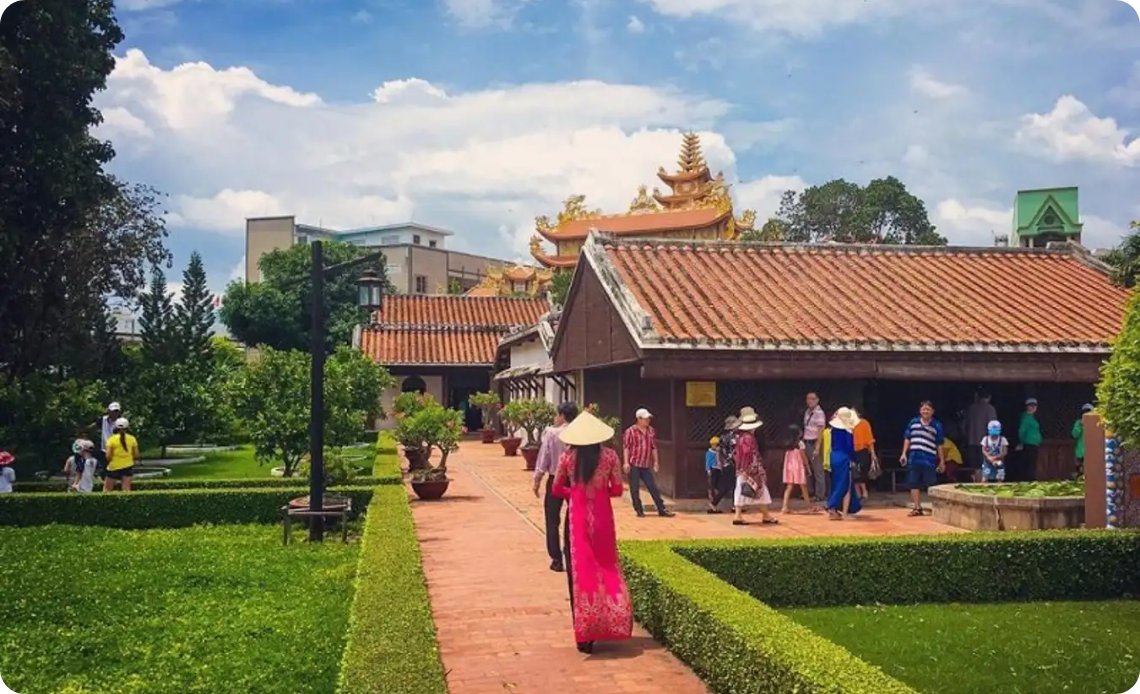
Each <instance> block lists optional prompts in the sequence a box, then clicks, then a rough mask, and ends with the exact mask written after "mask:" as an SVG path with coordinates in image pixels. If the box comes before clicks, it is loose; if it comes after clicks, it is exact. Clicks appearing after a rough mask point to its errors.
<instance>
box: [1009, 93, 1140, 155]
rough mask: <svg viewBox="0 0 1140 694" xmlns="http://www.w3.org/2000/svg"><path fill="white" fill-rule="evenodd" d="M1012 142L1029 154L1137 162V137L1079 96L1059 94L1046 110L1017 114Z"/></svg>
mask: <svg viewBox="0 0 1140 694" xmlns="http://www.w3.org/2000/svg"><path fill="white" fill-rule="evenodd" d="M1015 142H1016V143H1017V144H1018V145H1019V146H1020V147H1022V148H1023V149H1024V150H1025V151H1027V152H1029V153H1031V154H1043V155H1045V156H1048V157H1050V158H1052V159H1055V160H1057V161H1072V160H1086V161H1092V162H1098V163H1105V164H1116V165H1119V166H1135V165H1136V164H1137V163H1140V139H1137V138H1136V137H1134V136H1133V137H1130V136H1129V133H1128V131H1127V130H1125V129H1123V128H1121V127H1120V126H1118V125H1117V123H1116V119H1114V118H1098V117H1097V116H1096V115H1095V114H1093V112H1092V111H1091V110H1089V107H1088V106H1086V105H1085V104H1084V102H1082V101H1081V100H1079V99H1077V98H1076V97H1074V96H1071V95H1065V96H1062V97H1061V98H1060V99H1058V100H1057V104H1056V105H1055V106H1054V107H1053V110H1052V111H1050V112H1049V113H1044V114H1042V113H1030V114H1027V115H1025V116H1022V118H1021V128H1020V129H1018V131H1017V133H1016V135H1015Z"/></svg>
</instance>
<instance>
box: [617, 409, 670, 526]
mask: <svg viewBox="0 0 1140 694" xmlns="http://www.w3.org/2000/svg"><path fill="white" fill-rule="evenodd" d="M634 416H635V417H636V419H637V423H636V424H634V425H633V426H631V427H630V428H628V429H626V430H625V435H623V436H622V445H621V449H622V450H621V454H622V458H623V460H622V463H623V465H622V472H624V473H625V474H627V475H629V497H630V499H631V500H632V501H633V510H634V511H635V512H636V513H637V516H638V518H644V517H645V509H644V508H642V506H641V484H642V483H645V488H646V489H648V490H649V496H651V497H653V505H654V506H656V507H657V515H659V516H661V517H662V518H672V517H673V512H672V511H670V510H669V509H667V508H665V501H664V500H662V498H661V492H659V491H658V490H657V480H656V478H655V477H654V473H656V472H657V471H658V470H659V469H660V461H659V459H658V457H657V432H656V431H654V430H653V427H652V426H650V420H652V419H653V415H651V414H650V413H649V410H647V409H645V408H644V407H643V408H641V409H640V410H638V411H637V413H636V414H635V415H634Z"/></svg>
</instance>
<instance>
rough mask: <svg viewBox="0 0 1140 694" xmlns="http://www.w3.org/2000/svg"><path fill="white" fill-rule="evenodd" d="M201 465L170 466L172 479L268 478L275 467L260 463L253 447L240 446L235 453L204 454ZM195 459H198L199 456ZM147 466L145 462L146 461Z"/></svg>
mask: <svg viewBox="0 0 1140 694" xmlns="http://www.w3.org/2000/svg"><path fill="white" fill-rule="evenodd" d="M202 456H203V457H205V460H203V461H202V462H200V463H181V464H178V465H171V466H170V478H171V479H181V480H246V479H253V478H262V479H264V478H268V477H269V476H270V475H269V471H270V470H271V469H272V468H273V465H270V464H268V463H258V462H257V459H256V458H254V456H253V446H240V447H239V448H238V449H237V450H233V451H218V452H216V453H205V454H202ZM194 457H198V456H197V455H196V456H194ZM144 464H145V461H144Z"/></svg>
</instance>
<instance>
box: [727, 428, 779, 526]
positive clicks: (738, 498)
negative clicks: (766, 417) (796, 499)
mask: <svg viewBox="0 0 1140 694" xmlns="http://www.w3.org/2000/svg"><path fill="white" fill-rule="evenodd" d="M762 426H764V422H762V421H760V417H758V416H757V415H756V410H754V409H753V408H751V407H745V408H744V409H742V410H741V411H740V428H739V429H737V437H736V493H735V494H734V495H733V499H732V500H733V505H734V510H735V512H736V515H735V517H734V518H733V521H732V524H733V525H747V522H746V521H745V520H744V509H745V508H746V507H751V506H759V507H760V513H761V514H763V516H764V519H763V523H764V525H776V524H778V523H779V522H780V521H778V520H776V519H775V518H773V517H772V516H771V514H770V513H769V512H768V506H769V505H771V503H772V495H771V494H769V493H768V476H767V474H766V473H765V472H764V462H763V460H762V459H761V457H760V445H759V444H758V443H757V441H756V430H757V429H759V428H760V427H762Z"/></svg>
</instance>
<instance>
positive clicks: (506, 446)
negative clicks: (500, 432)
mask: <svg viewBox="0 0 1140 694" xmlns="http://www.w3.org/2000/svg"><path fill="white" fill-rule="evenodd" d="M499 443H500V444H502V446H503V453H506V454H507V457H508V458H513V457H514V456H516V455H518V453H519V446H521V445H522V439H520V438H503V439H499Z"/></svg>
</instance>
